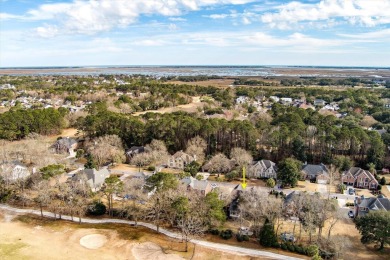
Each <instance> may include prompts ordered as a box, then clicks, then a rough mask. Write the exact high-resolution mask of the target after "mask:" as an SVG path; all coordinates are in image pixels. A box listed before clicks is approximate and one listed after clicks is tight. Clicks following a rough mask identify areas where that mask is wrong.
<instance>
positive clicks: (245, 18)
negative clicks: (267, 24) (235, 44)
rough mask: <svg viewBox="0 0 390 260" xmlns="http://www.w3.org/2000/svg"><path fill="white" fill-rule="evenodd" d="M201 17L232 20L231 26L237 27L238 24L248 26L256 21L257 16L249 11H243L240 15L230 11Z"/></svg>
mask: <svg viewBox="0 0 390 260" xmlns="http://www.w3.org/2000/svg"><path fill="white" fill-rule="evenodd" d="M203 17H208V18H210V19H213V20H221V19H226V18H230V19H232V20H233V24H235V25H237V24H239V23H241V24H244V25H248V24H251V23H252V21H254V20H258V15H257V14H255V13H252V12H250V11H244V12H242V13H238V12H236V11H235V10H231V11H230V13H228V14H210V15H204V16H203Z"/></svg>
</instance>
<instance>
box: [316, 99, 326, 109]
mask: <svg viewBox="0 0 390 260" xmlns="http://www.w3.org/2000/svg"><path fill="white" fill-rule="evenodd" d="M325 105H326V102H325V100H323V99H315V100H314V106H321V107H323V106H325Z"/></svg>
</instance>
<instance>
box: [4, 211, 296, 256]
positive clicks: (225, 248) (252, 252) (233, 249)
mask: <svg viewBox="0 0 390 260" xmlns="http://www.w3.org/2000/svg"><path fill="white" fill-rule="evenodd" d="M0 209H3V210H7V211H11V212H15V213H19V214H35V215H39V216H40V215H41V212H40V211H39V210H33V209H19V208H14V207H11V206H9V205H5V204H0ZM43 215H44V216H45V217H51V218H54V214H53V213H51V212H47V211H44V212H43ZM61 219H63V220H69V221H73V222H79V218H76V217H74V218H73V219H72V218H71V217H70V216H66V215H62V216H61ZM81 222H82V223H90V224H105V223H107V224H109V223H117V224H127V225H134V224H135V223H134V221H130V220H122V219H90V218H81ZM137 224H138V225H139V226H143V227H146V228H149V229H152V230H155V231H157V227H156V226H155V225H153V224H151V223H145V222H137ZM159 232H160V233H162V234H164V235H166V236H168V237H171V238H176V239H181V235H180V234H178V233H175V232H171V231H169V230H166V229H163V228H160V230H159ZM191 242H192V243H194V244H196V245H200V246H204V247H208V248H212V249H215V250H217V251H222V252H227V253H230V254H236V255H249V256H254V257H267V258H271V259H278V260H279V259H280V260H298V259H302V258H296V257H291V256H286V255H280V254H276V253H272V252H267V251H262V250H256V249H249V248H243V247H238V246H230V245H226V244H221V243H213V242H208V241H205V240H199V239H192V240H191Z"/></svg>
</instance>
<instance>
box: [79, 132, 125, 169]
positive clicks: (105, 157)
mask: <svg viewBox="0 0 390 260" xmlns="http://www.w3.org/2000/svg"><path fill="white" fill-rule="evenodd" d="M86 148H87V151H88V152H89V153H90V154H91V155H92V156H93V157H94V159H95V160H96V162H97V164H98V165H99V166H101V165H103V164H104V163H106V162H107V161H110V162H112V163H114V162H122V161H124V160H125V153H124V149H123V145H122V140H121V139H120V137H119V136H117V135H105V136H101V137H98V138H95V139H93V140H91V141H89V142H87V144H86Z"/></svg>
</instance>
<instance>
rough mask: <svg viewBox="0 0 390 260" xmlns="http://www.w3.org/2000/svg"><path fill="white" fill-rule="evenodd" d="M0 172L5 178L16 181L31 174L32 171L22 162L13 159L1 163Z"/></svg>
mask: <svg viewBox="0 0 390 260" xmlns="http://www.w3.org/2000/svg"><path fill="white" fill-rule="evenodd" d="M0 174H1V177H3V178H4V179H5V180H8V181H16V180H18V179H24V178H26V177H28V176H30V171H29V170H28V168H27V167H26V166H25V165H24V164H22V163H21V162H19V161H12V162H6V163H3V164H1V166H0Z"/></svg>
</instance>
